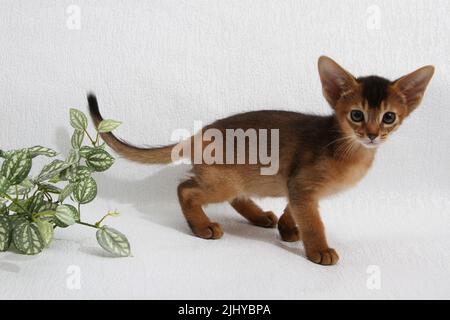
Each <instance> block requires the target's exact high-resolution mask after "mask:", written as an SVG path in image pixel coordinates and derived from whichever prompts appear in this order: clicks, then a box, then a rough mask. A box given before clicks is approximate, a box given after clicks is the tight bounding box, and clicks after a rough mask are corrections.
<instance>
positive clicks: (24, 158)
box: [1, 149, 32, 184]
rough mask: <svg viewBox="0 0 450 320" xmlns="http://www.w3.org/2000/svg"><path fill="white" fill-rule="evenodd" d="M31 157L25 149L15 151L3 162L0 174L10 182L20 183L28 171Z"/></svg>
mask: <svg viewBox="0 0 450 320" xmlns="http://www.w3.org/2000/svg"><path fill="white" fill-rule="evenodd" d="M31 163H32V161H31V157H30V153H29V151H28V150H27V149H22V150H19V151H15V152H13V153H12V155H11V156H10V157H9V158H7V159H6V160H5V162H3V165H2V169H1V174H2V175H3V176H4V177H5V178H7V179H8V180H9V182H10V183H11V184H19V183H21V182H22V181H23V180H24V179H25V178H26V177H27V176H28V174H29V173H30V170H31Z"/></svg>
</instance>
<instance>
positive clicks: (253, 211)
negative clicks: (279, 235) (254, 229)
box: [230, 198, 278, 228]
mask: <svg viewBox="0 0 450 320" xmlns="http://www.w3.org/2000/svg"><path fill="white" fill-rule="evenodd" d="M230 204H231V206H232V207H233V208H234V209H235V210H236V211H237V212H238V213H239V214H241V215H242V216H243V217H244V218H246V219H247V220H248V221H250V222H251V223H253V224H254V225H257V226H259V227H264V228H274V227H275V226H276V225H277V222H278V218H277V216H276V215H275V214H274V213H273V212H272V211H263V210H262V209H261V208H260V207H258V205H257V204H256V203H254V202H253V201H252V200H250V199H247V198H236V199H234V200H233V201H231V202H230Z"/></svg>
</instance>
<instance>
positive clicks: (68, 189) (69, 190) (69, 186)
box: [58, 183, 74, 202]
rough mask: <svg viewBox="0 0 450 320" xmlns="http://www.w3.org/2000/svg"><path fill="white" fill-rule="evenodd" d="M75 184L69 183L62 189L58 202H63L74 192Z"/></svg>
mask: <svg viewBox="0 0 450 320" xmlns="http://www.w3.org/2000/svg"><path fill="white" fill-rule="evenodd" d="M73 189H74V185H73V184H71V183H68V184H67V185H66V186H65V187H64V188H63V189H62V191H61V193H60V194H59V197H58V202H63V201H64V200H65V199H66V198H67V197H68V196H70V195H71V194H72V192H73Z"/></svg>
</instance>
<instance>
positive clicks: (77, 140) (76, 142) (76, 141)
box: [71, 129, 84, 149]
mask: <svg viewBox="0 0 450 320" xmlns="http://www.w3.org/2000/svg"><path fill="white" fill-rule="evenodd" d="M83 139H84V131H83V130H77V129H76V130H75V131H74V132H73V135H72V139H71V143H72V148H74V149H80V147H81V145H82V144H83Z"/></svg>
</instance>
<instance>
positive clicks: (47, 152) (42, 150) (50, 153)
mask: <svg viewBox="0 0 450 320" xmlns="http://www.w3.org/2000/svg"><path fill="white" fill-rule="evenodd" d="M28 151H29V152H30V155H31V157H32V158H34V157H37V156H46V157H55V156H56V155H57V154H58V153H57V152H56V151H55V150H53V149H50V148H46V147H43V146H34V147H31V148H28Z"/></svg>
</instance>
